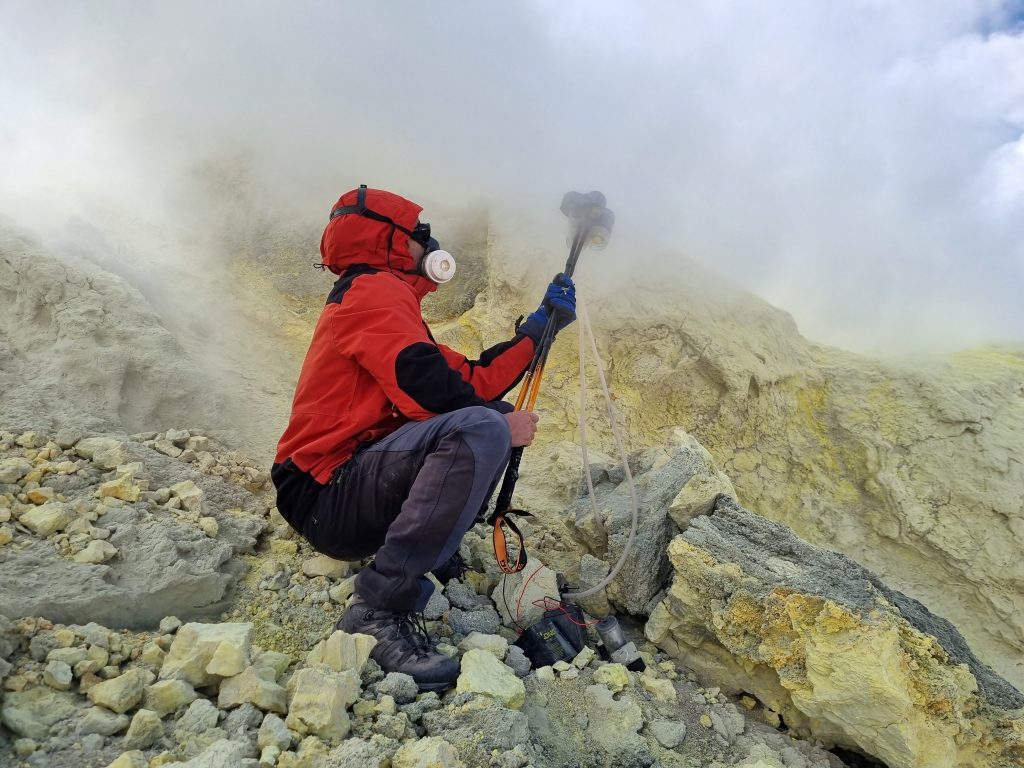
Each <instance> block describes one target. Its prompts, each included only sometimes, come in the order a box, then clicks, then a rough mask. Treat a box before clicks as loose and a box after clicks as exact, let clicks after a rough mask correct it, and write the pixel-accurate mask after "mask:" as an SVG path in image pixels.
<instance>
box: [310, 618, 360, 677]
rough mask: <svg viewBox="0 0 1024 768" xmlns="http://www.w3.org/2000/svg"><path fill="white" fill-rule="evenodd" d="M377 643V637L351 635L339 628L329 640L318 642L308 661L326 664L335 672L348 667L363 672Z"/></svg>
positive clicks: (342, 670)
mask: <svg viewBox="0 0 1024 768" xmlns="http://www.w3.org/2000/svg"><path fill="white" fill-rule="evenodd" d="M376 644H377V641H376V639H374V638H373V637H371V636H370V635H361V634H354V635H350V634H348V633H347V632H342V631H341V630H340V629H339V630H336V631H335V632H333V633H332V634H331V636H330V637H329V638H327V640H324V641H322V642H320V643H317V644H316V645H315V646H314V647H313V650H311V651H310V652H309V655H308V657H307V661H308V662H309V663H310V664H326V665H327V666H329V667H330V668H331V669H333V670H334V671H335V672H344V671H345V670H346V669H354V670H355V671H356V672H362V670H363V666H364V665H365V664H366V661H367V659H369V658H370V651H372V650H373V647H374V646H375V645H376Z"/></svg>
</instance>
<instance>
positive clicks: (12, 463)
mask: <svg viewBox="0 0 1024 768" xmlns="http://www.w3.org/2000/svg"><path fill="white" fill-rule="evenodd" d="M34 467H35V465H34V464H33V463H32V462H31V461H29V460H28V459H25V458H22V457H21V456H12V457H10V458H6V459H0V483H2V484H10V483H16V482H18V481H19V480H21V478H23V477H24V476H25V475H27V474H28V473H29V472H31V471H32V470H33V468H34Z"/></svg>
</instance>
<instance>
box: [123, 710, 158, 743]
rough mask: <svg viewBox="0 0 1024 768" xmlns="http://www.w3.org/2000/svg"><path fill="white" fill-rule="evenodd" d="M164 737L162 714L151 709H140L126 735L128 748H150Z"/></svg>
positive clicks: (125, 740)
mask: <svg viewBox="0 0 1024 768" xmlns="http://www.w3.org/2000/svg"><path fill="white" fill-rule="evenodd" d="M163 737H164V725H163V723H162V722H161V721H160V715H158V714H157V713H156V712H154V711H153V710H151V709H140V710H139V711H138V712H136V713H135V716H134V717H133V718H132V722H131V725H129V726H128V733H126V734H125V735H124V746H125V748H126V749H149V748H150V747H151V746H153V745H154V744H155V743H156V742H157V741H159V740H160V739H162V738H163Z"/></svg>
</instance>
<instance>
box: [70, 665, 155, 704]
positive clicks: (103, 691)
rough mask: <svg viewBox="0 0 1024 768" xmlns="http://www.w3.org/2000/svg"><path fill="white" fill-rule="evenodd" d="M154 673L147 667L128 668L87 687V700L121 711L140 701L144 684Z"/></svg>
mask: <svg viewBox="0 0 1024 768" xmlns="http://www.w3.org/2000/svg"><path fill="white" fill-rule="evenodd" d="M154 679H155V675H154V674H153V673H152V672H150V671H149V670H148V669H138V668H136V669H129V670H128V671H126V672H123V673H122V674H120V675H118V676H117V677H115V678H113V679H111V680H104V681H103V682H102V683H97V684H96V685H94V686H93V687H92V688H90V689H89V692H88V694H86V695H87V696H88V697H89V701H91V702H92V703H93V704H99V705H100V706H103V707H106V708H107V709H109V710H111V711H112V712H117V713H119V714H120V713H122V712H127V711H128V710H129V709H132V708H133V707H134V706H135V705H136V704H138V703H139V702H140V701H142V695H143V693H145V690H146V686H147V685H149V684H150V683H152V682H153V680H154Z"/></svg>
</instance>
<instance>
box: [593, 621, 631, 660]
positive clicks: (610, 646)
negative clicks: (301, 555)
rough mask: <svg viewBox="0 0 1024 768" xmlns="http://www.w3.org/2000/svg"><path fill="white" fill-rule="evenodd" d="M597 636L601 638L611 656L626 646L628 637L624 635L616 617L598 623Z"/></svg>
mask: <svg viewBox="0 0 1024 768" xmlns="http://www.w3.org/2000/svg"><path fill="white" fill-rule="evenodd" d="M597 634H598V635H600V636H601V642H602V643H604V647H605V648H606V649H607V651H608V653H609V654H612V653H615V651H617V650H619V648H621V647H622V646H624V645H625V644H626V636H625V635H624V634H623V633H622V627H620V626H619V620H618V619H616V618H615V617H614V616H608V617H607V618H604V619H601V620H600V621H599V622H597Z"/></svg>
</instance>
